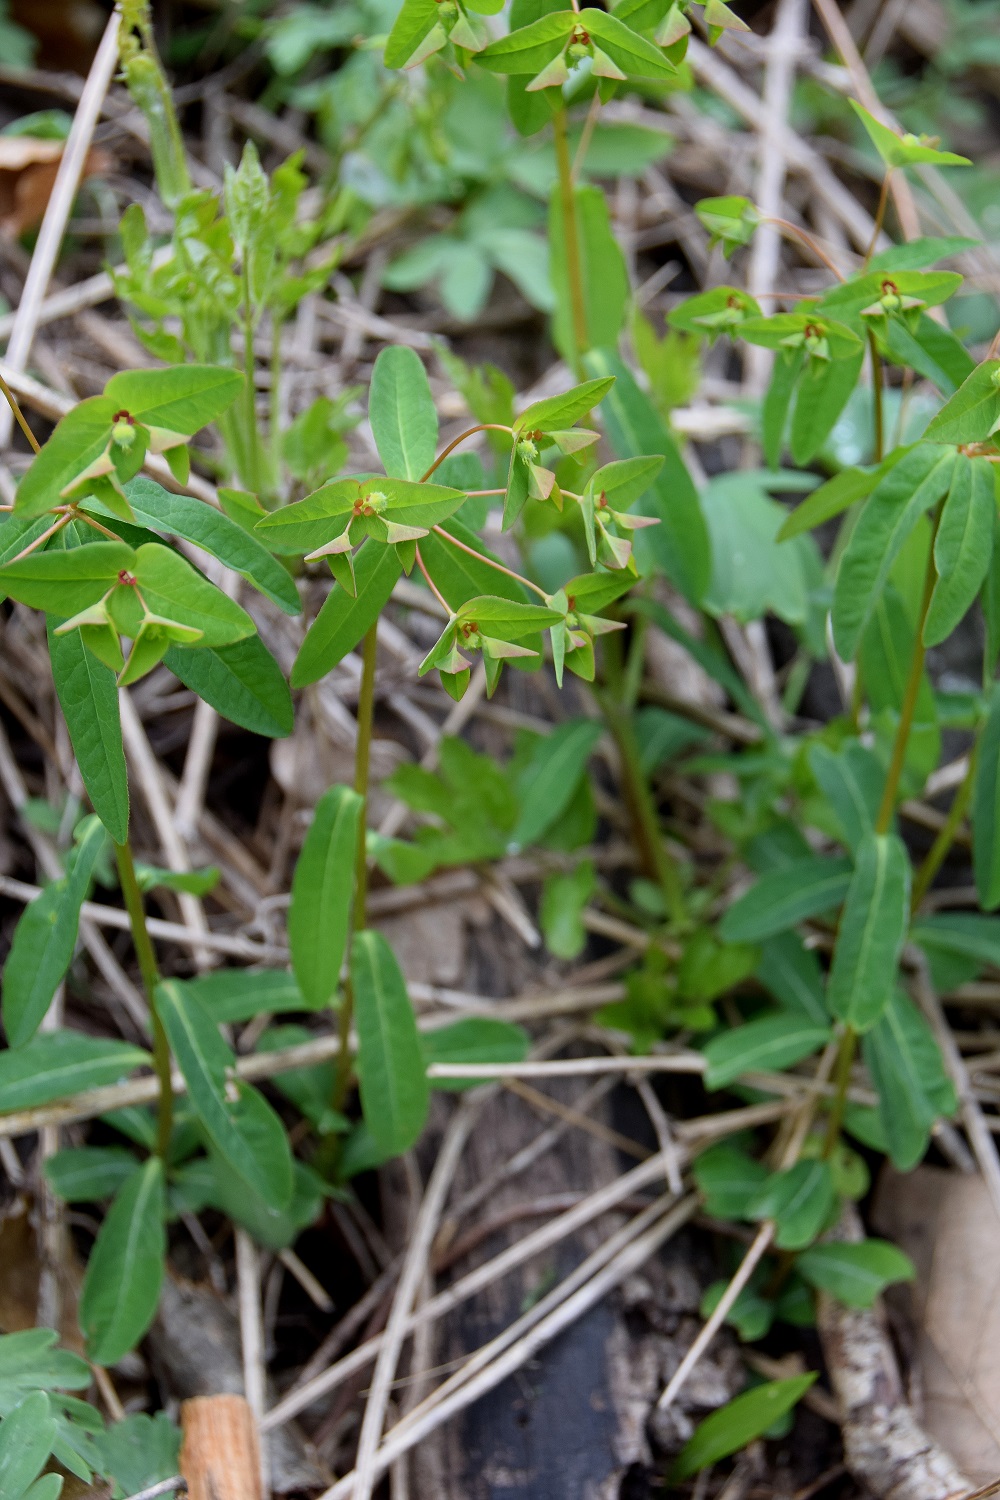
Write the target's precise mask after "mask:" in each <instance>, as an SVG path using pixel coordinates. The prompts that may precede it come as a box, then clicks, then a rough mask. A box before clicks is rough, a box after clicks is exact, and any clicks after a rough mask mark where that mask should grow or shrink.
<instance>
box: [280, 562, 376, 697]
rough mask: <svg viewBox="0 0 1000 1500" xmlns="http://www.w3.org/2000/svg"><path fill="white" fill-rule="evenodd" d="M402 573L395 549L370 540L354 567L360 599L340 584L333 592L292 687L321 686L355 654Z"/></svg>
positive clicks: (309, 638) (294, 669) (294, 671)
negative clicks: (350, 653) (351, 653)
mask: <svg viewBox="0 0 1000 1500" xmlns="http://www.w3.org/2000/svg"><path fill="white" fill-rule="evenodd" d="M402 571H403V565H402V563H401V562H400V561H399V558H398V557H397V555H396V551H395V549H394V548H393V547H380V546H379V545H378V544H377V543H375V542H372V541H370V540H369V541H367V542H365V543H364V545H363V546H362V547H361V549H360V551H359V552H358V554H357V559H356V561H355V565H354V576H355V579H356V580H357V596H356V598H353V599H352V598H351V596H350V594H349V593H347V591H346V590H345V589H342V588H341V587H340V586H339V584H338V585H336V586H335V587H334V588H333V589H331V590H330V593H329V594H328V595H327V597H326V600H325V601H324V604H323V608H322V609H321V610H320V612H319V614H318V615H317V616H316V618H315V620H314V621H313V622H312V624H311V625H310V627H309V631H308V633H307V635H306V638H305V640H304V641H303V642H302V645H301V646H300V647H299V654H298V656H297V657H296V658H295V665H294V666H293V667H292V687H305V686H306V685H307V684H308V683H310V682H318V681H319V679H320V678H321V677H325V676H326V674H327V672H330V671H332V670H333V668H334V667H335V666H336V665H337V663H338V662H339V661H342V660H343V659H344V657H345V656H346V655H347V653H348V651H353V650H354V648H355V646H356V645H357V644H358V642H359V641H360V640H361V637H362V636H363V635H364V634H365V633H366V632H367V631H368V630H369V629H370V628H371V626H372V625H374V624H375V621H376V620H377V619H378V617H379V615H380V614H381V613H382V610H383V608H384V607H385V605H386V604H387V603H388V600H389V595H390V594H391V593H392V591H393V589H394V588H395V586H396V581H397V579H398V578H399V575H400V574H401V573H402Z"/></svg>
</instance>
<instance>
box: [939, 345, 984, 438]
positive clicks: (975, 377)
mask: <svg viewBox="0 0 1000 1500" xmlns="http://www.w3.org/2000/svg"><path fill="white" fill-rule="evenodd" d="M998 422H1000V359H988V360H987V361H986V362H985V364H981V365H977V366H976V368H975V369H974V370H973V372H972V374H971V375H970V376H969V378H968V380H966V381H964V382H963V383H962V385H960V386H959V388H958V390H957V391H956V392H955V394H954V396H952V398H951V400H950V401H946V402H945V404H944V406H942V408H941V410H940V411H939V412H938V414H937V416H936V417H933V418H932V419H931V421H930V424H929V425H928V428H927V431H926V432H925V433H924V438H925V439H926V441H927V442H929V443H984V442H986V440H987V438H989V437H990V436H992V434H993V432H994V430H995V428H996V426H997V423H998Z"/></svg>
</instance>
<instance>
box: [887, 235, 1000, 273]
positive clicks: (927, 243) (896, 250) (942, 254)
mask: <svg viewBox="0 0 1000 1500" xmlns="http://www.w3.org/2000/svg"><path fill="white" fill-rule="evenodd" d="M978 244H980V241H979V240H970V239H967V238H965V237H964V236H962V235H941V236H938V235H934V234H931V235H920V236H918V238H917V239H915V240H907V241H905V243H903V244H901V245H890V246H889V248H888V250H880V251H879V252H878V254H877V255H873V256H872V258H871V260H870V261H869V262H868V269H869V271H922V270H923V268H924V267H925V266H934V265H937V263H938V261H940V260H949V259H950V258H951V256H953V255H961V254H962V252H963V251H964V250H974V249H975V248H976V246H977V245H978Z"/></svg>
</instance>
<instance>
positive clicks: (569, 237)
mask: <svg viewBox="0 0 1000 1500" xmlns="http://www.w3.org/2000/svg"><path fill="white" fill-rule="evenodd" d="M552 126H553V130H554V132H555V142H556V166H557V168H558V171H559V202H560V206H561V209H562V221H563V238H564V240H565V242H566V277H567V280H568V281H569V301H570V313H571V317H570V326H571V334H572V358H571V364H572V366H573V369H574V372H575V373H576V374H577V376H579V375H580V374H581V373H582V364H581V360H582V356H583V353H584V351H585V350H586V349H588V348H589V347H590V340H589V338H588V335H587V304H586V301H585V300H584V294H583V270H582V266H581V261H580V237H579V232H578V225H577V220H576V198H575V193H574V188H573V166H572V163H571V161H570V158H569V140H568V138H567V135H566V109H565V106H562V105H561V106H560V107H559V109H557V110H556V113H555V115H554V116H553V119H552Z"/></svg>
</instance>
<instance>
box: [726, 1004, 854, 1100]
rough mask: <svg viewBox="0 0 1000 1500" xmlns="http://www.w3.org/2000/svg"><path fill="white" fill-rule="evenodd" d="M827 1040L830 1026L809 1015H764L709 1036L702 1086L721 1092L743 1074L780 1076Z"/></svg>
mask: <svg viewBox="0 0 1000 1500" xmlns="http://www.w3.org/2000/svg"><path fill="white" fill-rule="evenodd" d="M829 1038H830V1027H829V1026H824V1025H821V1024H820V1025H818V1024H817V1023H816V1022H815V1021H813V1020H812V1019H810V1017H809V1016H805V1015H802V1016H790V1015H788V1014H787V1013H785V1014H782V1015H778V1016H765V1017H762V1018H760V1019H758V1020H753V1021H748V1022H747V1023H746V1025H745V1026H736V1027H734V1028H733V1030H732V1031H725V1032H723V1033H722V1034H721V1035H720V1036H717V1037H713V1038H712V1040H711V1041H710V1042H707V1043H706V1044H705V1046H704V1047H703V1049H702V1050H703V1052H704V1054H705V1057H706V1059H707V1060H708V1071H707V1073H706V1074H705V1087H706V1088H708V1089H721V1088H724V1087H725V1085H726V1084H727V1083H732V1082H733V1080H734V1079H736V1078H739V1077H740V1075H741V1074H743V1073H752V1072H762V1071H766V1072H774V1073H780V1072H781V1071H782V1070H783V1069H784V1068H790V1067H791V1066H792V1064H793V1063H797V1062H801V1060H802V1059H803V1058H804V1057H809V1056H810V1055H811V1054H812V1053H813V1052H815V1051H816V1050H817V1048H819V1047H822V1046H823V1044H824V1043H825V1042H827V1041H828V1040H829Z"/></svg>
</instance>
